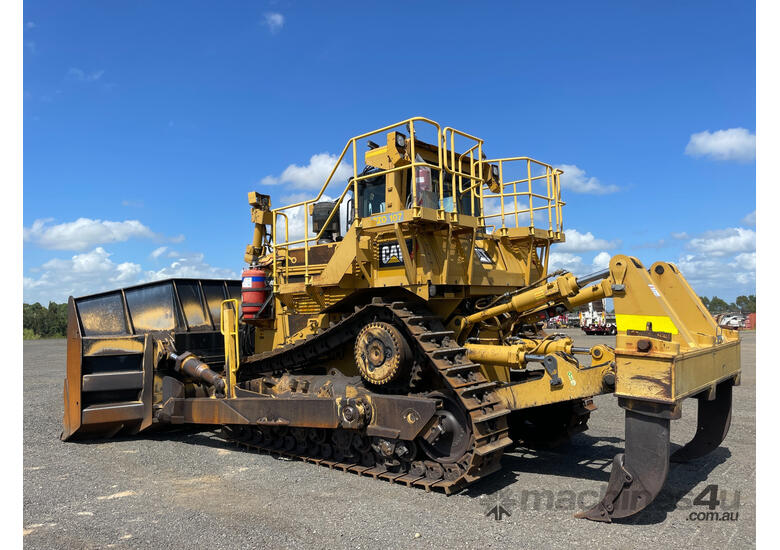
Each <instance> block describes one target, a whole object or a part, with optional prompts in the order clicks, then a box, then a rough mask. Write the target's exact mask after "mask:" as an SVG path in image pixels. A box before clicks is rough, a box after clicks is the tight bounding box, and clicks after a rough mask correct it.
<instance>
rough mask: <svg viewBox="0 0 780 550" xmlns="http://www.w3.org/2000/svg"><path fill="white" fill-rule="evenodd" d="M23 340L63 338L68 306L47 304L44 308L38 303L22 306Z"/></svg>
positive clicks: (66, 325)
mask: <svg viewBox="0 0 780 550" xmlns="http://www.w3.org/2000/svg"><path fill="white" fill-rule="evenodd" d="M22 322H23V326H24V329H23V332H24V339H25V340H36V339H38V338H64V337H65V331H66V330H67V328H68V304H56V303H54V302H49V307H48V308H45V307H43V306H42V305H41V304H39V303H38V302H35V303H34V304H23V305H22Z"/></svg>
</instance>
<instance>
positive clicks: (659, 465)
mask: <svg viewBox="0 0 780 550" xmlns="http://www.w3.org/2000/svg"><path fill="white" fill-rule="evenodd" d="M668 473H669V419H668V418H659V417H655V416H648V415H645V414H640V413H637V412H635V411H631V410H626V449H625V452H624V453H619V454H617V455H615V458H614V461H613V463H612V473H611V475H610V476H609V483H608V484H607V491H606V493H605V495H604V498H602V499H601V501H600V502H599V503H598V504H596V505H595V506H594V507H593V508H591V509H590V510H586V511H583V512H579V513H577V514H575V515H576V517H578V518H585V519H591V520H594V521H605V522H611V521H612V520H613V519H618V518H625V517H628V516H630V515H632V514H636V513H637V512H639V511H640V510H642V509H643V508H645V507H646V506H647V505H648V504H650V503H651V502H652V501H653V499H655V497H656V496H657V495H658V493H659V492H660V491H661V488H662V487H663V485H664V481H666V476H667V474H668Z"/></svg>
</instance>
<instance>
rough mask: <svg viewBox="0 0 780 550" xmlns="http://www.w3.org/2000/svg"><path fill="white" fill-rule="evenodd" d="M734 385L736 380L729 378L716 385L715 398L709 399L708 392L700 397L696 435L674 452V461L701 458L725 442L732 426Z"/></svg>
mask: <svg viewBox="0 0 780 550" xmlns="http://www.w3.org/2000/svg"><path fill="white" fill-rule="evenodd" d="M733 387H734V380H733V379H729V380H726V381H725V382H721V383H720V384H718V385H717V386H716V388H715V398H714V399H712V400H709V399H708V397H710V396H709V395H708V393H705V394H704V395H702V396H700V397H699V412H698V413H697V414H698V416H697V419H696V422H697V425H696V435H694V436H693V439H691V440H690V441H689V442H688V443H687V444H686V445H685V446H684V447H680V448H679V449H677V450H676V451H675V452H674V453H673V454H672V457H671V459H670V460H671V461H672V462H688V461H689V460H693V459H695V458H700V457H702V456H704V455H706V454H708V453H710V452H712V451H714V450H715V449H717V448H718V446H719V445H720V444H721V443H722V442H723V440H724V439H725V438H726V434H728V433H729V428H730V427H731V393H732V388H733Z"/></svg>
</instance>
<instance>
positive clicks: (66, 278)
mask: <svg viewBox="0 0 780 550" xmlns="http://www.w3.org/2000/svg"><path fill="white" fill-rule="evenodd" d="M109 256H111V254H110V253H109V252H106V250H104V249H103V248H102V247H97V248H95V249H94V250H92V251H90V252H85V253H83V254H76V255H75V256H72V257H71V258H70V259H60V258H54V259H51V260H49V261H48V262H46V263H44V264H43V265H42V266H40V268H38V269H37V270H36V273H38V274H40V275H39V276H38V277H37V278H32V277H25V278H24V280H23V288H24V300H25V302H28V303H30V302H41V303H42V304H47V303H48V302H49V300H53V301H55V302H64V301H65V300H67V298H68V296H81V295H85V294H93V293H95V292H102V291H104V290H110V289H112V288H116V287H121V286H128V285H131V284H134V283H136V282H138V277H139V275H140V274H141V266H140V265H138V264H136V263H132V262H122V263H119V264H117V263H114V262H113V261H111V259H110V257H109Z"/></svg>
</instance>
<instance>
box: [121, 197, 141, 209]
mask: <svg viewBox="0 0 780 550" xmlns="http://www.w3.org/2000/svg"><path fill="white" fill-rule="evenodd" d="M122 206H129V207H132V208H143V206H144V201H141V200H133V199H124V200H123V201H122Z"/></svg>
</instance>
